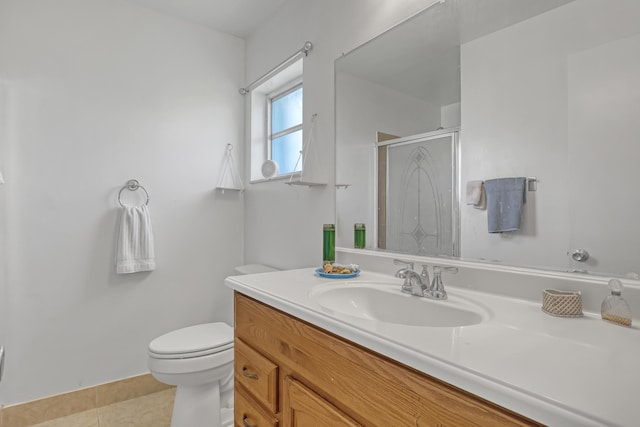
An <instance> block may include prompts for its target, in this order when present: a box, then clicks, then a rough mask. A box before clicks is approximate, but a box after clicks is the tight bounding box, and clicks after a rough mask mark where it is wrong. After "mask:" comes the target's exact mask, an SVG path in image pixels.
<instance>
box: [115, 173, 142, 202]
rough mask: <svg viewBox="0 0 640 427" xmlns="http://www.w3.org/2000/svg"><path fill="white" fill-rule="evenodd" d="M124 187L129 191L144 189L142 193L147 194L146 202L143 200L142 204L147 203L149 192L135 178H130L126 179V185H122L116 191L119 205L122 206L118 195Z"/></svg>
mask: <svg viewBox="0 0 640 427" xmlns="http://www.w3.org/2000/svg"><path fill="white" fill-rule="evenodd" d="M125 189H127V190H129V191H136V190H138V189H142V191H144V194H145V195H146V196H147V200H146V202H144V204H145V206H146V205H148V204H149V192H148V191H147V189H146V188H144V187H143V186H142V185H140V183H139V182H138V180H137V179H130V180H129V181H127V185H125V186H124V187H122V188H121V189H120V191H119V192H118V203H120V206H122V207H124V204H123V203H122V200H121V199H120V197H121V196H122V192H123V191H124V190H125Z"/></svg>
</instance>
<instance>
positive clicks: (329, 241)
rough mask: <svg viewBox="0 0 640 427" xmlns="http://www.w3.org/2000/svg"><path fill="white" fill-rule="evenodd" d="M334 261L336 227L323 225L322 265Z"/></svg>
mask: <svg viewBox="0 0 640 427" xmlns="http://www.w3.org/2000/svg"><path fill="white" fill-rule="evenodd" d="M335 260H336V226H335V225H333V224H324V225H323V226H322V264H326V263H332V262H334V261H335Z"/></svg>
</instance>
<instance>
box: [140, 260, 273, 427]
mask: <svg viewBox="0 0 640 427" xmlns="http://www.w3.org/2000/svg"><path fill="white" fill-rule="evenodd" d="M268 271H276V270H275V269H273V268H271V267H267V266H264V265H259V264H251V265H242V266H239V267H236V273H238V274H253V273H264V272H268ZM148 354H149V358H148V365H149V371H150V372H151V374H152V375H153V376H154V377H155V378H156V379H157V380H158V381H160V382H163V383H165V384H170V385H175V386H177V388H176V399H175V402H174V404H173V416H172V418H171V427H204V426H206V427H231V426H233V328H232V327H231V326H229V325H227V324H226V323H223V322H216V323H205V324H202V325H195V326H189V327H186V328H182V329H178V330H176V331H173V332H169V333H167V334H164V335H161V336H159V337H158V338H156V339H154V340H153V341H151V343H150V344H149V353H148Z"/></svg>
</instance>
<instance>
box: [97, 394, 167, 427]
mask: <svg viewBox="0 0 640 427" xmlns="http://www.w3.org/2000/svg"><path fill="white" fill-rule="evenodd" d="M175 394H176V391H175V389H174V388H172V389H169V390H165V391H161V392H157V393H152V394H149V395H147V396H142V397H137V398H135V399H130V400H127V401H124V402H119V403H114V404H112V405H109V406H105V407H102V408H98V409H97V412H98V420H99V423H100V424H99V425H100V427H169V426H170V425H171V414H172V412H173V401H174V399H175Z"/></svg>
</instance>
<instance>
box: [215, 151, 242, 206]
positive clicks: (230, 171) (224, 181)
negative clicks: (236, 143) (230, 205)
mask: <svg viewBox="0 0 640 427" xmlns="http://www.w3.org/2000/svg"><path fill="white" fill-rule="evenodd" d="M232 151H233V145H231V144H227V148H226V151H225V153H224V163H223V165H222V172H221V173H220V181H219V182H218V186H217V187H216V189H218V190H220V191H221V192H222V194H224V192H225V191H226V190H231V191H243V190H244V183H243V182H242V178H240V174H239V173H238V171H237V169H236V166H235V161H234V159H233V154H232V153H231V152H232Z"/></svg>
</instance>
